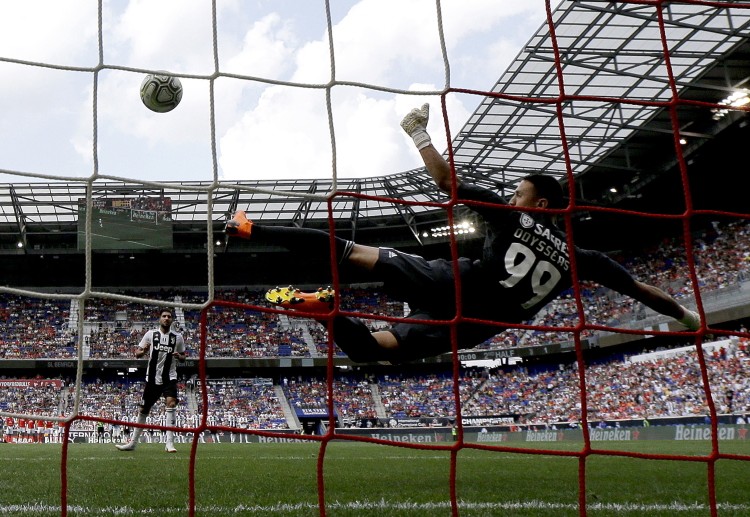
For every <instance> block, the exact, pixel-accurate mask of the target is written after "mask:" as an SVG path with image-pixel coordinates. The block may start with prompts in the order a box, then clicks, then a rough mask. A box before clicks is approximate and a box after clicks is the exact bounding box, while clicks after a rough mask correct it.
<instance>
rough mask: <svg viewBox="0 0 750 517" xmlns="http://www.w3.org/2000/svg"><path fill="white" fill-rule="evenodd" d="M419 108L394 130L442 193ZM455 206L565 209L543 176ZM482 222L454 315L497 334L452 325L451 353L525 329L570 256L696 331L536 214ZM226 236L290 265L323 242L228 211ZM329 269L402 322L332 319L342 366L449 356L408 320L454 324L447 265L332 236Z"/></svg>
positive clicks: (427, 330)
mask: <svg viewBox="0 0 750 517" xmlns="http://www.w3.org/2000/svg"><path fill="white" fill-rule="evenodd" d="M428 119H429V105H428V104H424V105H423V106H422V107H421V108H418V109H414V110H412V111H411V112H410V113H409V114H407V115H406V117H404V119H403V120H402V121H401V127H402V128H403V129H404V131H406V133H408V134H409V136H410V137H411V138H412V139H413V140H414V144H415V145H416V147H417V149H418V150H419V153H420V155H421V156H422V160H423V161H424V164H425V166H426V167H427V170H428V172H429V173H430V175H431V177H432V179H433V180H434V181H435V184H436V185H437V187H438V188H439V189H440V190H442V191H444V192H448V193H450V192H451V169H450V166H449V164H448V162H447V161H446V160H445V159H444V158H443V156H442V155H441V154H440V153H439V152H438V151H437V149H435V147H434V146H433V145H432V143H431V140H430V136H429V134H428V133H427V121H428ZM456 184H457V191H456V194H457V197H458V199H461V200H469V201H479V202H483V203H491V204H494V205H511V206H513V207H518V208H519V209H525V208H541V209H544V208H551V209H559V208H563V207H564V206H565V201H564V196H563V191H562V187H561V186H560V184H559V183H558V182H557V181H556V180H555V179H554V178H553V177H551V176H546V175H543V174H532V175H529V176H526V177H525V178H524V179H523V180H521V182H520V183H519V184H518V185H517V188H516V190H515V192H514V194H513V196H512V197H511V198H510V200H508V201H506V200H505V199H504V198H502V197H501V196H500V195H498V194H496V193H495V192H492V191H490V190H488V189H485V188H483V187H480V186H477V185H474V184H472V183H468V182H466V183H464V182H462V181H461V180H460V178H456ZM470 208H471V209H472V210H474V211H475V212H476V213H477V214H478V215H479V216H480V217H482V218H483V219H484V222H485V223H486V224H485V226H486V235H485V240H484V248H483V252H482V256H481V258H478V259H471V258H465V257H462V258H458V259H457V264H456V266H457V271H458V274H459V275H460V280H461V300H460V301H461V304H462V316H463V317H465V318H472V319H481V320H489V321H492V322H498V323H499V324H497V325H488V324H480V323H475V322H466V321H462V322H460V323H458V324H457V336H458V348H459V349H466V348H472V347H475V346H477V345H479V344H481V343H483V342H484V341H486V340H488V339H490V338H492V337H493V336H495V335H496V334H499V333H500V332H502V331H503V330H504V329H505V328H507V325H508V324H513V323H522V322H525V321H528V320H530V319H531V318H532V317H533V316H534V315H535V314H536V313H538V312H539V311H540V310H541V309H542V308H543V307H544V306H545V305H547V304H548V303H549V302H550V301H552V300H553V299H554V298H556V297H557V296H559V295H560V293H562V292H563V291H565V290H567V289H568V288H570V287H571V285H572V276H571V254H572V253H574V254H575V262H576V267H577V271H578V277H579V278H580V279H582V280H591V281H594V282H597V283H599V284H601V285H603V286H606V287H609V288H610V289H613V290H615V291H617V292H619V293H621V294H624V295H627V296H630V297H632V298H634V299H635V300H638V301H639V302H642V303H643V304H645V305H646V306H648V307H650V308H651V309H653V310H655V311H657V312H660V313H662V314H665V315H667V316H670V317H672V318H674V319H676V320H678V321H679V322H680V323H682V324H683V325H684V326H685V327H687V328H688V329H690V330H697V329H698V328H699V327H700V318H699V316H698V314H697V313H695V312H693V311H690V310H688V309H686V308H685V307H683V306H682V305H680V304H679V303H678V302H677V301H675V300H674V299H673V298H672V297H671V296H669V295H668V294H667V293H665V292H664V291H662V290H661V289H659V288H657V287H654V286H651V285H648V284H645V283H643V282H640V281H638V280H636V279H635V278H633V277H632V276H631V275H630V273H629V272H628V271H626V270H625V269H624V268H623V267H622V266H621V265H620V264H618V263H617V262H615V261H613V260H612V259H610V258H609V257H607V256H606V255H604V254H603V253H600V252H598V251H592V250H583V249H579V248H577V247H576V248H574V250H572V253H571V250H569V249H568V247H567V240H566V237H565V234H564V233H563V231H562V230H560V229H559V228H557V227H556V226H555V225H554V223H553V220H552V217H550V216H549V215H548V214H547V213H545V212H540V211H523V210H507V209H497V208H493V207H491V206H486V205H482V206H479V205H472V206H470ZM225 231H226V233H227V235H230V236H233V237H239V238H244V239H250V240H252V241H253V242H258V243H263V244H268V245H278V246H281V247H284V248H286V249H288V250H290V251H292V252H298V253H300V256H305V255H308V256H309V255H310V254H319V256H328V253H329V250H330V241H329V235H328V233H326V232H324V231H320V230H315V229H310V228H287V227H278V226H264V225H260V224H256V223H253V222H252V221H250V220H248V219H247V217H246V216H245V213H244V212H242V211H238V212H237V213H236V214H234V217H233V218H232V219H231V220H230V221H228V222H227V225H226V229H225ZM334 241H335V243H336V246H335V253H336V260H337V261H338V263H339V264H341V265H342V266H343V265H346V266H355V267H359V268H363V269H365V270H367V271H370V272H371V273H372V274H373V276H374V277H375V278H376V279H377V280H380V281H382V282H383V290H384V291H385V293H386V294H387V295H388V296H390V297H392V298H394V299H396V300H400V301H403V302H408V304H409V307H410V308H411V313H410V314H409V316H408V318H406V319H405V320H404V321H402V322H398V323H395V324H393V325H392V326H391V327H389V328H388V329H386V330H380V331H376V332H371V331H370V330H369V328H368V327H367V326H366V325H365V323H364V322H362V321H361V320H359V319H356V318H351V317H346V316H340V315H339V316H335V317H334V318H333V339H334V341H335V343H336V344H337V345H338V346H339V348H341V349H342V350H343V351H344V352H345V353H346V354H347V355H348V356H349V358H350V359H351V360H352V361H355V362H374V361H390V362H392V363H399V362H404V361H413V360H417V359H421V358H424V357H429V356H435V355H439V354H442V353H445V352H449V351H451V331H450V327H449V326H448V325H445V324H429V323H420V322H416V321H414V320H429V321H435V320H443V321H445V320H451V319H453V318H454V317H455V316H456V296H455V278H454V271H453V262H452V261H451V260H445V259H437V260H426V259H424V258H422V257H419V256H416V255H411V254H408V253H404V252H401V251H398V250H395V249H392V248H376V247H372V246H365V245H361V244H356V243H354V242H352V241H349V240H345V239H342V238H339V237H335V238H334ZM334 296H335V293H334V292H333V291H332V290H331V289H330V288H329V289H319V290H318V291H317V292H315V293H303V292H300V291H299V290H296V289H294V288H293V287H287V288H278V287H277V288H275V289H271V290H269V291H268V292H267V293H266V298H267V300H268V301H270V302H271V303H274V304H276V305H279V306H281V307H284V308H288V309H299V310H304V311H306V312H313V313H328V312H330V310H331V308H332V306H333V304H332V302H333V300H334Z"/></svg>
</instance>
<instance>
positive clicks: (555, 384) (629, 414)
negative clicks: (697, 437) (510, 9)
mask: <svg viewBox="0 0 750 517" xmlns="http://www.w3.org/2000/svg"><path fill="white" fill-rule="evenodd" d="M738 331H740V332H746V329H744V328H743V329H738ZM748 344H750V340H748V339H745V338H741V339H735V340H729V341H728V342H727V343H725V344H723V345H721V346H717V347H715V348H714V350H712V351H710V352H706V353H704V356H705V357H704V359H705V362H706V366H707V372H708V378H709V382H710V386H711V397H712V399H713V401H714V403H715V405H716V410H717V413H718V414H727V415H732V414H733V415H745V413H747V412H748V411H750V378H748V377H747V375H746V374H745V372H746V371H747V368H748V366H750V353H749V351H748ZM574 364H575V363H574ZM141 389H142V385H141V382H140V381H132V380H128V379H118V380H110V381H104V380H101V379H90V380H87V381H85V382H83V384H82V385H81V396H80V399H79V403H80V407H79V411H80V414H81V415H86V416H88V417H91V419H88V420H79V421H77V422H76V425H75V426H74V428H75V429H84V430H85V429H89V430H92V429H93V426H94V421H95V419H96V418H104V419H113V420H121V421H125V422H128V421H129V420H130V418H131V416H132V415H133V414H134V413H135V409H136V407H137V404H138V401H139V393H140V390H141ZM179 390H180V393H181V394H184V396H181V398H182V399H183V403H182V404H180V405H179V406H178V414H177V419H176V422H177V424H176V425H177V426H178V427H187V428H190V427H197V426H199V425H200V422H201V418H202V412H203V394H202V386H201V383H200V382H198V381H197V380H196V379H195V378H192V379H189V380H187V381H183V382H180V384H179ZM586 391H587V394H586V400H587V407H588V415H589V416H588V418H589V421H590V422H594V421H602V422H604V421H606V422H609V423H612V422H618V421H625V420H643V419H649V420H650V419H655V418H669V417H694V416H706V415H708V413H709V410H708V403H707V398H706V393H705V390H704V388H703V382H702V376H701V372H700V368H699V363H698V360H697V357H696V352H695V350H694V349H693V348H691V347H686V348H685V349H684V350H681V351H680V352H679V353H676V354H673V355H670V356H667V355H664V356H662V357H658V354H657V357H655V358H653V359H650V360H646V361H630V360H624V361H622V360H618V361H609V362H603V363H597V364H591V365H588V366H587V368H586ZM327 393H328V391H327V384H326V381H325V379H320V378H303V377H301V376H298V377H293V378H291V379H289V378H286V377H285V378H283V379H280V380H277V382H276V384H274V382H273V381H272V380H271V379H264V378H261V379H209V380H208V391H207V401H208V406H207V411H206V415H207V420H206V421H207V425H209V426H213V427H231V428H238V429H265V430H268V429H297V428H299V421H298V420H296V419H295V418H294V416H293V415H299V416H306V415H310V414H316V413H318V414H319V416H320V415H326V414H327V412H326V408H327V403H328V398H327ZM458 393H459V398H460V401H461V405H462V406H461V408H462V415H463V416H464V417H472V416H513V418H514V420H515V422H516V423H517V424H522V425H523V424H528V425H535V426H557V425H562V424H566V423H578V422H580V421H581V419H582V416H581V393H580V387H579V375H578V372H577V371H576V368H575V366H574V365H573V366H571V365H567V366H564V365H559V366H558V367H557V368H550V369H540V370H538V371H530V370H528V369H527V368H524V367H513V366H506V367H500V368H495V369H492V370H484V371H482V370H477V369H462V371H461V377H460V378H459V388H458ZM333 396H334V402H333V403H334V408H335V411H336V415H337V418H338V421H339V424H340V425H342V426H343V425H358V424H354V423H355V422H357V423H358V422H372V421H381V422H395V423H396V425H398V422H399V421H400V420H402V419H414V418H422V419H431V418H448V419H455V417H456V414H457V412H456V405H455V395H454V387H453V379H452V376H451V375H450V374H449V373H447V372H446V373H445V374H442V375H439V374H430V375H413V376H408V375H404V374H388V375H381V376H379V377H374V376H371V377H362V376H361V375H354V374H351V375H344V374H337V376H336V378H335V379H334V382H333ZM74 401H75V385H74V383H72V381H71V380H66V381H65V388H64V389H62V390H60V389H55V388H52V387H50V386H49V385H44V384H42V383H29V384H28V385H18V384H14V383H13V382H3V379H0V410H2V411H7V412H12V413H26V414H32V415H39V416H55V417H66V416H69V415H71V414H72V412H73V408H74ZM285 407H287V408H289V409H288V411H285V410H284V408H285ZM163 409H164V408H163V405H159V404H157V406H155V407H154V411H153V412H152V415H151V416H150V417H149V423H152V424H156V425H164V421H165V420H164V419H165V415H164V411H163ZM6 425H7V424H6ZM118 430H119V429H113V434H115V431H118ZM117 434H118V435H119V433H117Z"/></svg>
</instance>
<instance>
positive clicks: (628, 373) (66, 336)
mask: <svg viewBox="0 0 750 517" xmlns="http://www.w3.org/2000/svg"><path fill="white" fill-rule="evenodd" d="M749 235H750V224H748V223H747V222H740V221H736V222H731V223H728V224H724V225H718V224H716V225H714V226H713V230H712V231H706V232H704V233H703V234H702V235H700V236H699V237H698V238H697V239H696V240H695V242H694V248H695V249H694V251H695V265H696V276H697V280H698V284H699V287H700V289H701V294H702V295H703V296H704V297H705V296H706V295H707V294H708V293H719V294H720V293H721V292H722V291H724V290H729V289H733V288H737V286H738V285H739V284H740V283H741V282H745V281H746V280H747V279H748V278H749V277H748V270H749V268H750V239H749V238H748V237H749ZM619 260H620V261H621V262H622V263H623V264H625V265H626V267H627V268H628V269H630V270H631V271H632V272H633V273H634V274H635V275H636V276H637V277H638V278H642V279H644V280H646V281H648V282H650V283H652V284H654V285H658V286H659V287H661V288H663V289H664V290H666V291H667V292H669V293H670V294H672V295H673V296H675V297H676V298H681V299H685V298H689V297H691V296H692V295H693V287H692V284H691V280H690V275H689V274H688V265H687V261H686V259H685V250H684V249H683V247H682V246H681V244H680V241H679V240H678V239H674V240H665V241H664V242H662V243H660V244H659V245H658V246H655V247H654V248H653V249H650V250H646V251H644V252H643V253H640V254H638V255H633V256H627V257H626V256H622V257H619ZM602 289H603V288H601V287H599V286H597V285H593V284H585V285H582V286H581V294H582V300H581V301H582V307H583V312H584V314H585V317H586V321H587V323H589V324H599V325H607V326H613V327H617V326H620V325H622V324H626V323H629V322H632V321H634V320H639V319H643V318H646V317H648V314H647V313H646V312H647V311H646V310H645V309H644V308H643V307H639V306H637V305H635V304H633V302H632V301H631V300H630V299H627V298H623V297H620V296H618V295H616V294H615V293H613V292H603V291H602ZM118 294H123V295H129V296H135V297H139V298H152V299H158V300H175V301H181V302H184V303H193V304H201V303H203V301H204V300H205V296H204V295H201V293H196V292H192V291H190V290H185V289H162V290H159V291H156V292H147V291H123V292H121V293H118ZM263 294H264V290H262V289H251V288H244V289H219V290H217V293H216V299H217V300H220V301H223V302H229V304H226V305H225V304H221V303H218V304H215V305H213V306H212V307H210V308H209V309H208V311H207V328H206V330H207V335H206V357H209V358H257V357H284V356H295V357H311V356H320V357H325V356H327V353H328V336H327V331H326V328H325V327H324V326H322V325H319V324H318V323H316V322H314V321H312V320H306V319H302V318H296V317H293V316H292V317H289V316H287V315H285V314H281V315H280V314H276V313H268V312H263V311H261V310H255V309H252V308H240V307H237V306H235V305H232V304H240V305H253V306H264V305H265V303H264V302H263V301H262V300H263ZM594 300H596V301H594ZM75 302H76V303H77V302H78V300H75ZM576 306H577V304H576V301H575V299H574V296H573V293H572V292H569V293H566V294H565V295H564V296H562V297H561V298H559V299H558V300H556V301H554V302H553V303H551V304H550V305H549V306H548V307H547V308H546V309H545V310H544V311H542V312H541V313H540V314H539V315H538V318H537V319H536V320H535V321H534V322H529V323H533V324H538V325H545V326H547V325H549V326H557V327H560V326H574V325H576V324H577V323H578V313H577V308H576ZM76 307H77V306H76V304H74V303H73V301H71V300H66V299H61V298H57V297H54V298H42V297H40V298H29V297H22V296H19V295H15V294H4V295H3V296H2V297H0V359H38V358H50V359H69V358H74V357H77V354H78V336H77V335H76V333H77V329H78V326H77V324H75V321H74V319H73V318H72V316H73V315H76V312H77V310H76ZM341 307H342V309H344V310H347V311H352V312H357V313H362V314H373V315H385V316H391V317H400V316H402V315H404V314H406V313H407V312H408V307H405V306H404V305H403V304H400V303H394V302H392V301H389V300H388V298H387V297H386V296H385V295H384V294H383V293H381V292H380V291H379V290H378V288H377V287H355V288H345V289H343V290H342V302H341ZM83 314H84V321H83V325H82V327H83V329H84V336H83V340H82V341H83V343H84V346H83V352H82V353H83V356H84V358H100V359H113V358H128V359H129V358H132V353H133V347H134V345H135V344H136V341H137V339H138V336H139V335H140V334H141V332H142V331H143V330H144V327H145V326H146V325H150V323H149V322H151V321H152V320H153V305H147V304H141V303H129V302H126V301H123V300H120V299H110V298H95V299H88V300H86V305H85V307H84V311H83ZM176 316H177V317H176V322H177V325H178V327H179V329H180V330H181V331H182V332H183V334H184V335H185V338H186V343H187V345H188V355H189V356H191V357H193V358H194V357H196V356H197V353H198V350H197V347H198V344H199V343H200V339H199V338H200V336H199V325H198V322H199V321H200V313H199V311H196V310H184V311H181V310H180V311H177V314H176ZM368 321H369V323H370V324H371V325H372V326H373V327H377V326H382V325H384V324H385V323H384V322H382V321H380V320H374V319H371V320H368ZM738 330H740V331H745V330H744V329H738ZM590 334H591V331H590V330H584V336H586V335H590ZM571 338H572V335H571V334H569V333H565V332H559V333H550V332H541V331H533V330H523V329H516V330H514V329H511V330H509V331H506V332H503V333H501V334H500V335H498V336H497V337H495V338H493V339H492V340H490V341H488V342H487V343H485V344H483V345H482V346H481V347H480V348H508V347H520V346H533V345H538V344H549V343H554V342H559V341H560V340H570V339H571ZM746 345H747V342H746V340H744V339H740V340H739V341H738V342H735V343H733V344H732V345H731V346H728V347H725V348H724V350H723V351H721V352H717V353H711V354H707V355H706V364H707V367H708V374H709V379H710V381H711V389H712V397H713V399H714V401H715V402H716V404H717V410H718V411H719V412H720V413H744V412H745V411H747V410H748V407H749V406H750V400H749V399H748V397H749V396H750V380H748V378H747V376H746V375H744V372H745V371H746V370H747V366H748V361H750V358H749V357H748V351H747V346H746ZM334 352H335V354H336V355H337V356H339V355H342V354H341V351H340V350H338V348H335V350H334ZM578 379H579V377H578V374H577V372H576V371H575V368H574V367H571V366H560V367H558V368H551V369H540V370H538V371H537V370H534V371H531V370H526V369H524V368H513V367H503V368H498V369H494V370H491V371H487V372H483V373H482V374H481V375H477V374H476V372H474V371H471V370H466V371H462V376H461V382H460V384H459V389H458V392H459V398H460V401H461V404H462V414H464V415H468V416H471V415H477V416H481V415H513V416H514V418H516V419H517V421H518V422H519V423H528V424H534V425H550V424H551V423H559V422H569V421H570V422H575V421H579V420H580V415H581V394H580V390H579V384H578V382H579V380H578ZM2 380H3V378H2V377H0V410H2V411H5V412H11V413H30V414H35V415H40V416H61V417H65V416H67V415H70V414H71V412H72V411H73V401H74V396H75V391H74V385H73V384H72V383H71V380H70V379H64V381H65V389H63V390H55V389H52V388H50V387H49V386H48V385H47V386H43V385H39V386H33V385H29V386H20V385H14V384H13V383H10V384H7V385H6V384H3V383H2ZM183 381H187V380H186V379H183ZM275 382H276V384H275V385H274V384H273V382H272V383H267V382H262V383H257V382H247V381H246V380H241V379H234V380H230V381H227V382H218V381H217V382H215V383H214V382H213V380H210V381H209V384H208V388H207V400H208V412H207V415H208V419H207V423H208V425H211V426H220V427H236V428H242V429H286V428H294V427H295V426H297V425H298V422H295V420H294V417H293V416H290V415H293V414H294V413H295V411H303V412H304V410H315V409H321V410H322V409H324V408H326V407H327V399H326V397H327V388H326V384H325V379H303V378H300V377H295V378H293V379H277V380H276V381H275ZM586 382H587V403H588V410H589V418H590V419H591V420H593V419H598V420H602V421H605V420H606V421H615V420H624V419H643V418H658V417H670V416H686V415H693V416H695V415H705V414H706V413H707V402H706V396H705V392H704V390H703V386H702V378H701V375H700V371H699V369H698V361H697V358H696V357H695V352H694V351H693V352H689V351H688V352H685V353H684V354H682V355H679V356H673V357H669V358H661V359H655V360H652V361H647V362H639V363H623V362H622V361H611V362H607V363H601V364H591V365H588V366H587V370H586ZM141 389H142V386H141V384H140V382H139V380H135V379H127V378H118V379H86V380H85V381H84V382H83V384H82V385H81V393H80V399H79V401H80V404H81V406H80V412H81V414H84V415H90V416H96V417H101V418H106V419H115V420H122V421H128V420H129V418H130V417H131V415H133V414H134V413H135V411H134V409H135V408H136V406H137V401H138V399H139V393H140V390H141ZM202 390H203V387H202V386H201V385H200V383H196V382H195V381H193V382H182V383H181V385H180V393H181V394H184V399H185V402H186V403H183V404H180V405H179V410H178V415H177V421H178V425H179V426H181V427H194V426H197V425H199V423H200V421H201V420H200V415H201V412H202V404H203V395H202V393H203V392H202ZM333 394H334V406H335V408H336V411H337V414H338V415H339V418H340V419H341V421H347V422H352V421H371V420H373V419H380V420H385V421H390V420H392V419H395V420H398V419H402V418H430V417H435V416H440V417H455V415H456V407H455V396H454V389H453V381H452V378H451V377H450V376H449V375H448V376H441V375H437V374H434V375H427V376H401V375H393V374H392V375H389V376H382V377H380V378H377V379H373V378H365V379H363V378H358V377H355V376H346V375H342V376H337V378H336V379H335V383H334V390H333ZM730 394H731V395H730ZM181 396H182V395H181ZM285 407H286V408H288V409H287V410H286V411H285ZM154 409H155V411H154V413H153V414H152V415H151V416H150V422H153V423H157V424H158V423H163V421H164V412H163V407H160V406H159V405H157V406H156V407H155V408H154ZM76 425H80V426H84V427H85V426H93V425H94V423H93V420H82V421H77V422H76ZM6 428H7V425H6ZM113 431H114V429H113Z"/></svg>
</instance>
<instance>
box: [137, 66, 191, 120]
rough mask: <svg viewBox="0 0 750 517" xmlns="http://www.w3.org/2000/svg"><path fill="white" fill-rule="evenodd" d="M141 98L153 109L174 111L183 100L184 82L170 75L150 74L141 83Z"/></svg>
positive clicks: (162, 111)
mask: <svg viewBox="0 0 750 517" xmlns="http://www.w3.org/2000/svg"><path fill="white" fill-rule="evenodd" d="M141 100H142V101H143V104H144V105H145V106H146V107H147V108H148V109H150V110H151V111H155V112H157V113H166V112H167V111H172V110H173V109H175V108H176V107H177V105H178V104H179V103H180V101H181V100H182V83H181V82H180V80H179V79H178V78H176V77H172V76H169V75H153V74H149V75H147V76H146V77H145V78H144V79H143V82H142V83H141Z"/></svg>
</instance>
